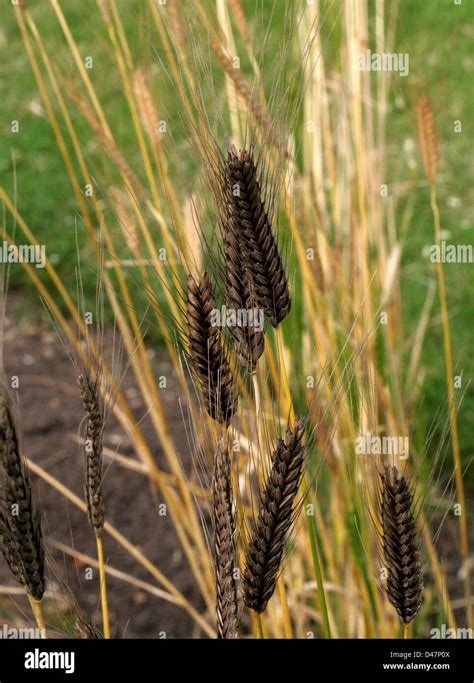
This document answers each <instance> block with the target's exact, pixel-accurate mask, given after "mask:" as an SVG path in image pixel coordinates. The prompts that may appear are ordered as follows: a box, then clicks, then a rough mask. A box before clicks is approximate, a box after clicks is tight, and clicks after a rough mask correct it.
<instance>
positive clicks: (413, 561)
mask: <svg viewBox="0 0 474 683" xmlns="http://www.w3.org/2000/svg"><path fill="white" fill-rule="evenodd" d="M380 478H381V485H382V496H381V520H382V545H383V554H384V558H385V563H386V570H387V573H388V576H387V583H386V592H387V596H388V599H389V600H390V602H391V603H392V605H393V606H394V607H395V609H396V610H397V612H398V615H399V617H400V619H401V620H402V622H403V623H404V624H409V623H410V621H412V619H414V618H415V616H416V615H417V613H418V611H419V609H420V607H421V604H422V602H423V579H422V575H421V563H420V553H419V540H418V530H417V528H416V521H415V518H414V515H413V512H412V503H413V492H412V490H411V488H410V486H409V484H408V482H407V481H406V479H405V477H404V476H399V473H398V470H397V468H396V467H385V468H384V470H383V472H381V473H380Z"/></svg>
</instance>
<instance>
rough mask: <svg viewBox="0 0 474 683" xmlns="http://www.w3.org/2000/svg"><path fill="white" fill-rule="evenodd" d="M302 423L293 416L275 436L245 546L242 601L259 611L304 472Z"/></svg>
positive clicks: (270, 590)
mask: <svg viewBox="0 0 474 683" xmlns="http://www.w3.org/2000/svg"><path fill="white" fill-rule="evenodd" d="M303 434H304V422H303V420H302V419H301V418H296V420H295V423H294V425H293V426H292V427H290V428H288V429H287V431H286V434H285V438H284V439H281V438H280V439H278V441H277V444H276V448H275V451H274V453H273V462H272V467H271V470H270V474H269V476H268V479H267V481H266V483H265V487H264V489H263V491H262V492H261V509H260V512H259V514H258V517H257V519H256V521H255V527H254V530H253V533H252V535H251V538H250V541H249V544H248V546H247V551H246V557H245V572H244V579H243V583H244V602H245V604H246V605H247V607H250V608H251V609H253V610H255V612H258V613H261V612H263V611H264V610H265V608H266V606H267V604H268V601H269V600H270V598H271V596H272V595H273V591H274V590H275V586H276V581H277V578H278V572H279V569H280V565H281V560H282V557H283V553H284V551H285V546H286V534H287V532H288V530H289V528H290V526H291V524H292V522H293V519H294V516H293V513H294V505H293V504H294V500H295V497H296V494H297V493H298V488H299V485H300V481H301V476H302V473H303V462H304V448H303Z"/></svg>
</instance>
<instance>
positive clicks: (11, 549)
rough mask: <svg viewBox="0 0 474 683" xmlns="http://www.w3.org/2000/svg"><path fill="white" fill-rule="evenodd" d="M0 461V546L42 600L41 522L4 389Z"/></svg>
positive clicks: (21, 578)
mask: <svg viewBox="0 0 474 683" xmlns="http://www.w3.org/2000/svg"><path fill="white" fill-rule="evenodd" d="M0 464H1V472H2V479H3V498H2V503H1V514H0V544H1V550H2V553H3V555H4V557H5V560H6V562H7V564H8V566H9V568H10V570H11V571H12V574H13V576H14V577H15V579H16V580H17V581H18V582H19V583H20V584H21V585H23V586H25V588H26V590H27V591H28V593H29V594H30V595H31V596H32V597H33V598H35V599H36V600H41V598H42V597H43V593H44V590H45V578H44V566H45V563H44V546H43V538H42V533H41V523H40V518H39V515H38V514H37V510H36V507H35V505H34V501H33V496H32V490H31V485H30V481H29V477H28V471H27V469H26V466H25V463H24V462H23V458H22V456H21V453H20V444H19V439H18V434H17V429H16V425H15V421H14V419H13V414H12V410H11V406H10V403H9V400H8V397H7V396H6V394H4V393H2V394H1V395H0Z"/></svg>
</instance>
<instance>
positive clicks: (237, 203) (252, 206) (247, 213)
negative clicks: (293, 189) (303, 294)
mask: <svg viewBox="0 0 474 683" xmlns="http://www.w3.org/2000/svg"><path fill="white" fill-rule="evenodd" d="M222 178H223V181H224V191H223V197H224V201H225V202H226V210H225V211H224V212H223V214H224V215H226V216H227V227H226V228H225V230H226V231H227V232H229V233H230V232H232V231H233V232H234V234H235V239H236V240H237V244H239V245H240V251H241V254H242V258H243V264H242V265H243V267H244V269H245V270H247V271H248V272H249V273H250V275H251V277H252V281H253V290H254V294H255V297H256V300H257V303H258V305H259V306H260V308H261V309H263V311H264V313H265V317H266V319H267V321H268V322H269V323H270V324H271V325H273V327H277V326H278V325H279V323H280V322H281V321H282V320H283V318H285V316H286V315H287V314H288V312H289V310H290V308H291V299H290V292H289V289H288V281H287V279H286V274H285V269H284V267H283V262H282V260H281V257H280V254H279V252H278V246H277V243H276V239H275V236H274V235H273V232H272V227H271V225H270V219H269V216H268V213H267V210H266V208H265V204H264V200H263V194H262V188H261V186H260V182H259V179H258V173H257V168H256V165H255V162H254V160H253V153H252V151H248V150H245V149H243V150H241V151H240V153H238V152H237V150H236V149H235V148H234V147H231V148H230V150H229V153H228V156H227V159H226V161H225V162H224V168H223V170H222Z"/></svg>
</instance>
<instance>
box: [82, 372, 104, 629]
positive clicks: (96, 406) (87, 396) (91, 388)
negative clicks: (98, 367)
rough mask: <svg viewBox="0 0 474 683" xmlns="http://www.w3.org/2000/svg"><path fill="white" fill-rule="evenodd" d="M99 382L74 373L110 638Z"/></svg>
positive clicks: (87, 493)
mask: <svg viewBox="0 0 474 683" xmlns="http://www.w3.org/2000/svg"><path fill="white" fill-rule="evenodd" d="M100 381H101V375H100V373H98V374H97V375H96V376H95V378H94V379H93V378H92V377H91V376H90V375H89V374H83V373H81V372H78V373H77V383H78V385H79V392H80V395H81V399H82V403H83V405H84V409H85V411H86V439H85V447H84V451H85V460H86V481H85V499H86V504H87V514H88V517H89V522H90V524H91V526H92V528H93V529H94V534H95V538H96V543H97V559H98V562H99V575H100V576H99V580H100V594H101V605H102V620H103V625H104V637H105V638H109V637H110V626H109V610H108V603H107V590H106V579H105V565H104V552H103V546H102V532H103V529H104V524H105V505H104V494H103V487H102V469H103V463H102V437H103V433H104V415H103V411H102V407H101V403H100Z"/></svg>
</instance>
